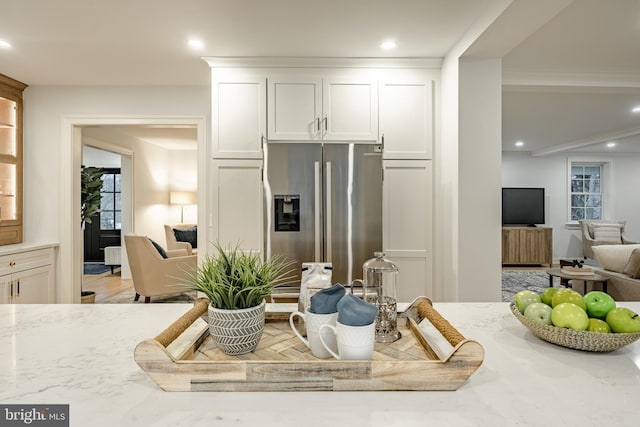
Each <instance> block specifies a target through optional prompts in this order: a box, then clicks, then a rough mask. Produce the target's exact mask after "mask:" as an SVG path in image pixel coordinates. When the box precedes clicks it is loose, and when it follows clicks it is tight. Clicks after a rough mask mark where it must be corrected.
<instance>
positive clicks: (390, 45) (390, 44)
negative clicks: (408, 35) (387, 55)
mask: <svg viewBox="0 0 640 427" xmlns="http://www.w3.org/2000/svg"><path fill="white" fill-rule="evenodd" d="M396 46H398V44H397V43H396V42H395V40H385V41H383V42H382V43H380V48H381V49H384V50H390V49H395V48H396Z"/></svg>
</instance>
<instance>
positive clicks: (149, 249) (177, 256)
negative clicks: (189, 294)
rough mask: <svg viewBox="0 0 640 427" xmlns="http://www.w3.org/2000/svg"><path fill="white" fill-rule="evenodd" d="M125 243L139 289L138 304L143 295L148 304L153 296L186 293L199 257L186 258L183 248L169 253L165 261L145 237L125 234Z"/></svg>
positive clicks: (134, 285) (189, 256)
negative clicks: (190, 274)
mask: <svg viewBox="0 0 640 427" xmlns="http://www.w3.org/2000/svg"><path fill="white" fill-rule="evenodd" d="M124 243H125V246H126V249H127V257H128V259H129V266H130V268H131V276H132V278H133V287H134V288H135V290H136V296H135V298H134V301H138V299H139V298H140V295H142V296H143V297H144V302H145V303H147V302H151V297H155V296H158V295H166V294H174V293H181V292H185V291H186V290H187V288H186V287H185V286H184V284H186V283H187V282H188V281H189V273H190V272H193V271H194V270H195V269H196V266H197V262H198V260H197V258H198V257H197V256H196V255H187V253H186V251H185V250H184V249H180V250H173V251H167V255H168V258H163V257H162V256H161V255H160V252H158V250H157V249H156V248H155V247H154V246H153V244H152V243H151V240H149V238H147V237H146V236H136V235H126V236H124Z"/></svg>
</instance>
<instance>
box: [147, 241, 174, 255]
mask: <svg viewBox="0 0 640 427" xmlns="http://www.w3.org/2000/svg"><path fill="white" fill-rule="evenodd" d="M147 239H149V241H150V242H151V244H152V245H153V247H154V248H156V250H157V251H158V253H159V254H160V256H161V257H162V258H169V257H168V256H167V251H165V250H164V248H163V247H162V246H160V245H159V244H158V243H157V242H155V241H154V240H153V239H150V238H149V237H147Z"/></svg>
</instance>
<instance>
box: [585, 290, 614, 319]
mask: <svg viewBox="0 0 640 427" xmlns="http://www.w3.org/2000/svg"><path fill="white" fill-rule="evenodd" d="M582 299H583V300H584V303H585V305H586V306H587V314H588V315H589V317H595V318H596V319H604V318H605V317H607V313H608V312H609V311H611V310H613V309H614V308H616V302H615V301H614V300H613V298H611V296H610V295H609V294H606V293H604V292H600V291H591V292H589V293H587V294H586V295H585V296H584V297H583V298H582Z"/></svg>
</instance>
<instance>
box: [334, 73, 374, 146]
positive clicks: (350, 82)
mask: <svg viewBox="0 0 640 427" xmlns="http://www.w3.org/2000/svg"><path fill="white" fill-rule="evenodd" d="M322 108H323V117H322V124H321V127H322V132H323V139H324V140H327V141H372V142H376V141H378V85H377V82H376V80H375V79H366V78H363V79H360V78H353V79H344V78H339V77H329V78H325V79H324V82H323V91H322Z"/></svg>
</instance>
